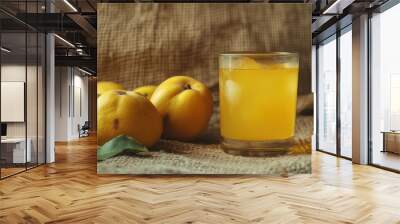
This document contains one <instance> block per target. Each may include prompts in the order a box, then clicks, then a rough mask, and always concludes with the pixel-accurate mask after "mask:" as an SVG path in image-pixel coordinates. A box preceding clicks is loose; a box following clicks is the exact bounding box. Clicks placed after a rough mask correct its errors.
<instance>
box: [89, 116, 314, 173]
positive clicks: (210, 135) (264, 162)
mask: <svg viewBox="0 0 400 224" xmlns="http://www.w3.org/2000/svg"><path fill="white" fill-rule="evenodd" d="M312 124H313V118H312V116H299V117H298V118H297V123H296V137H295V142H296V145H295V146H294V147H292V149H291V150H290V152H289V153H288V154H287V155H284V156H279V157H245V156H235V155H230V154H227V153H225V152H224V151H223V150H222V149H221V148H220V145H219V138H218V131H217V129H215V128H213V127H212V125H211V128H210V129H209V131H208V132H207V133H206V135H204V136H202V138H201V139H199V140H198V141H197V142H192V143H187V142H179V141H172V140H161V141H160V142H159V143H158V144H156V145H155V146H154V147H153V148H154V149H155V150H157V151H156V152H153V153H152V156H150V157H137V156H129V155H122V156H117V157H114V158H111V159H107V160H105V161H102V162H98V166H97V171H98V173H100V174H263V175H293V174H300V173H310V172H311V157H310V153H311V144H310V136H311V132H312ZM158 150H159V151H158Z"/></svg>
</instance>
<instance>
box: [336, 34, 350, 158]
mask: <svg viewBox="0 0 400 224" xmlns="http://www.w3.org/2000/svg"><path fill="white" fill-rule="evenodd" d="M339 45H340V155H341V156H344V157H348V158H351V157H352V148H351V147H352V144H351V141H352V138H351V136H352V125H351V124H352V97H353V94H352V73H353V72H352V33H351V26H348V27H347V28H345V29H344V30H343V31H342V34H341V36H340V44H339Z"/></svg>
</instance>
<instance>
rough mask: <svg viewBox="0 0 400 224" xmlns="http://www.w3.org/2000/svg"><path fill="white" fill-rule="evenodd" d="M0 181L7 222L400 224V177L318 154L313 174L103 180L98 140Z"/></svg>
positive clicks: (61, 150)
mask: <svg viewBox="0 0 400 224" xmlns="http://www.w3.org/2000/svg"><path fill="white" fill-rule="evenodd" d="M56 156H57V162H56V163H55V164H51V165H47V166H42V167H39V168H36V169H33V170H30V171H28V172H26V173H22V174H19V175H17V176H14V177H11V178H8V179H5V180H3V181H0V223H12V224H13V223H45V222H47V223H174V224H175V223H373V224H376V223H378V224H379V223H384V224H386V223H400V175H398V174H395V173H391V172H387V171H384V170H380V169H377V168H374V167H369V166H359V165H352V164H351V163H350V162H349V161H347V160H343V159H338V158H335V157H333V156H330V155H326V154H323V153H319V152H313V155H312V158H313V174H312V175H298V176H293V177H290V178H283V177H282V178H280V177H260V176H258V177H257V176H256V177H255V176H219V177H213V176H185V177H179V176H157V177H141V176H98V175H97V174H96V145H95V140H94V138H93V137H92V138H86V139H84V140H82V141H78V142H72V143H70V144H67V145H57V154H56Z"/></svg>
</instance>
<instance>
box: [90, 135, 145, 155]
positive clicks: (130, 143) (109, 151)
mask: <svg viewBox="0 0 400 224" xmlns="http://www.w3.org/2000/svg"><path fill="white" fill-rule="evenodd" d="M148 151H149V150H148V149H147V148H146V146H144V145H142V144H140V143H139V142H138V141H136V139H134V138H132V137H129V136H126V135H119V136H117V137H115V138H113V139H111V140H109V141H108V142H106V143H104V145H102V146H101V147H100V148H99V150H97V160H99V161H102V160H106V159H108V158H111V157H114V156H116V155H119V154H121V153H123V152H132V153H140V152H148Z"/></svg>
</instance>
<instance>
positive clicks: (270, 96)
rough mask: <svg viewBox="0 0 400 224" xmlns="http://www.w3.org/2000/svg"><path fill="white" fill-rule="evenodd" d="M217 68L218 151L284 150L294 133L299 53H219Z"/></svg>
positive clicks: (265, 152)
mask: <svg viewBox="0 0 400 224" xmlns="http://www.w3.org/2000/svg"><path fill="white" fill-rule="evenodd" d="M219 69H220V70H219V91H220V93H219V97H220V131H221V137H222V142H221V146H222V148H223V150H224V151H225V152H227V153H230V154H235V155H245V156H268V155H280V154H285V153H286V152H287V151H288V149H289V148H290V147H291V146H292V145H293V137H294V134H295V123H296V102H297V85H298V73H299V57H298V54H297V53H288V52H272V53H227V54H221V55H220V56H219Z"/></svg>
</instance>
